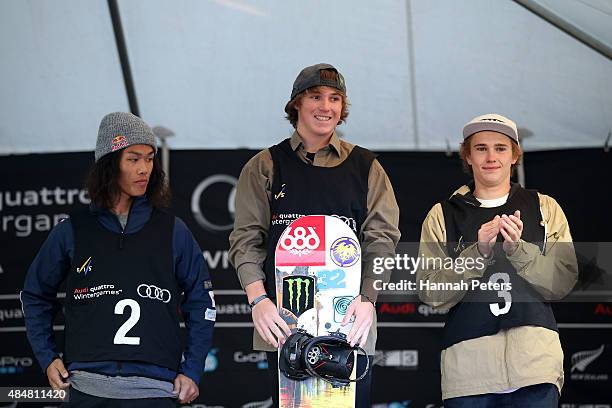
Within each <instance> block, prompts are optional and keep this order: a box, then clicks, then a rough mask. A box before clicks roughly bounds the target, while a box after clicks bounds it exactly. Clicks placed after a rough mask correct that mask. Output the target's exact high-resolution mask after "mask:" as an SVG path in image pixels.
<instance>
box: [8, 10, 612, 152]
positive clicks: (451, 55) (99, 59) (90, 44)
mask: <svg viewBox="0 0 612 408" xmlns="http://www.w3.org/2000/svg"><path fill="white" fill-rule="evenodd" d="M542 1H543V0H542ZM118 3H119V10H120V14H121V18H122V24H123V29H124V33H125V38H126V43H127V49H128V55H129V59H130V64H131V68H132V76H133V78H134V87H135V90H136V96H137V100H138V104H139V108H140V113H141V116H142V117H143V118H144V119H145V120H146V121H147V122H149V123H150V124H151V125H153V126H154V125H163V126H165V127H167V128H169V129H171V130H172V131H173V132H174V133H175V134H176V136H175V137H173V138H171V139H170V141H169V144H170V146H171V148H173V149H220V148H226V149H231V148H243V147H246V148H261V147H264V146H268V145H270V144H273V143H276V142H277V141H278V140H280V139H282V138H283V137H286V136H287V135H289V134H290V132H291V127H290V125H289V123H288V122H287V121H286V120H284V119H283V107H284V104H285V103H286V101H287V98H288V96H289V93H290V90H291V84H292V82H293V80H294V78H295V76H296V75H297V73H298V71H299V70H300V69H301V68H302V67H304V66H306V65H310V64H314V63H317V62H330V63H332V64H334V65H336V66H337V67H338V68H339V69H340V70H341V71H342V72H343V74H344V75H345V78H346V81H347V87H348V93H349V98H350V100H351V103H352V106H351V115H350V116H349V120H348V123H347V124H345V125H342V126H341V127H340V128H339V129H340V131H341V133H342V134H344V135H346V136H347V138H348V139H349V140H351V141H353V142H355V143H359V144H361V145H363V146H365V147H369V148H373V149H386V150H446V149H448V148H449V147H450V148H452V149H453V150H455V149H456V148H457V146H458V143H459V140H460V135H461V128H462V126H463V124H464V123H465V122H467V121H468V120H469V119H470V118H471V117H473V116H476V115H478V114H481V113H486V112H498V113H501V114H504V115H507V116H509V117H511V118H512V119H514V120H515V121H516V122H517V124H518V125H519V128H523V129H526V130H528V131H524V132H523V134H524V135H529V137H526V138H525V139H524V143H523V144H524V146H525V148H526V150H541V149H558V148H575V147H599V146H602V145H603V143H604V140H605V138H606V137H607V134H608V132H609V131H610V129H612V61H611V60H609V59H607V58H605V57H604V56H602V55H601V54H599V53H597V52H595V51H593V50H592V49H590V48H589V47H587V46H585V45H584V44H582V43H580V42H578V41H576V40H575V39H573V38H571V37H570V36H569V35H567V34H566V33H564V32H562V31H560V30H559V29H557V28H556V27H554V26H552V25H550V24H548V23H547V22H546V21H544V20H543V19H541V18H539V17H537V16H535V15H534V14H532V13H530V12H529V11H528V10H527V9H525V8H523V7H521V6H520V5H518V4H516V3H514V2H491V1H488V0H469V1H461V2H457V1H453V0H446V1H435V2H432V1H427V2H425V1H406V2H400V1H377V2H371V1H367V0H336V1H333V2H329V1H323V0H308V1H298V0H291V1H284V2H277V1H272V0H211V1H199V0H186V1H181V2H173V1H170V0H119V2H118ZM580 3H581V4H583V7H585V8H589V10H590V11H589V13H593V5H595V6H597V3H598V1H596V0H583V1H581V2H580ZM599 3H601V2H599ZM600 6H601V4H600ZM576 7H578V6H576V5H574V6H573V7H572V8H570V7H567V10H568V11H567V12H568V13H569V12H574V11H573V10H574V9H576ZM602 9H603V10H604V11H605V10H606V8H602ZM575 14H576V15H579V14H580V13H578V12H576V13H575ZM597 16H598V17H597V18H598V19H597V21H598V22H599V24H598V25H597V27H598V28H594V29H593V30H592V33H593V34H597V35H600V37H601V38H609V37H610V36H612V18H611V17H610V15H609V14H606V13H602V12H600V13H599V14H598V15H597ZM606 22H607V23H608V24H607V25H606V24H605V23H606ZM577 24H578V23H577ZM598 30H599V31H598ZM0 34H1V37H0V53H1V55H2V56H3V64H1V65H0V88H1V89H3V92H2V94H0V154H14V153H29V152H57V151H84V150H91V149H92V146H93V143H94V140H95V134H96V131H97V126H98V123H99V120H100V118H101V117H102V115H103V114H105V113H107V112H110V111H115V110H128V109H129V108H128V104H127V98H126V96H125V88H124V84H123V77H122V75H121V67H120V65H119V59H118V56H117V51H116V44H115V39H114V36H113V31H112V23H111V19H110V15H109V12H108V7H107V2H106V1H105V0H95V1H88V2H86V3H84V2H80V1H76V0H54V1H37V0H27V1H23V0H5V1H3V2H1V3H0ZM606 36H607V37H606ZM5 90H6V91H5Z"/></svg>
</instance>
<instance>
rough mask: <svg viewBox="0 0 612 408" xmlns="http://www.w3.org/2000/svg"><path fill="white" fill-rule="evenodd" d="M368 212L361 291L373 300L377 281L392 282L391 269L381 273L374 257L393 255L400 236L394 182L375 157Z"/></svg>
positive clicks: (363, 229) (368, 198) (362, 240)
mask: <svg viewBox="0 0 612 408" xmlns="http://www.w3.org/2000/svg"><path fill="white" fill-rule="evenodd" d="M367 206H368V214H367V216H366V218H365V220H364V222H363V225H362V227H361V234H362V239H361V248H362V250H363V260H364V262H363V272H362V281H361V294H362V295H365V296H366V297H367V298H368V299H370V300H371V301H376V299H377V298H378V291H377V290H376V289H375V288H374V282H375V281H376V280H381V281H383V282H389V280H390V278H391V273H390V271H386V272H384V273H383V274H382V275H377V274H375V273H374V272H373V263H374V258H393V257H395V248H396V246H397V243H398V242H399V239H400V235H401V234H400V230H399V228H398V225H399V207H398V205H397V201H396V199H395V193H394V192H393V186H392V185H391V181H390V180H389V177H388V176H387V173H386V172H385V170H384V169H383V167H382V166H381V164H380V163H379V162H378V160H374V161H373V162H372V166H371V167H370V172H369V174H368V196H367Z"/></svg>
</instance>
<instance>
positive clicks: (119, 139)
mask: <svg viewBox="0 0 612 408" xmlns="http://www.w3.org/2000/svg"><path fill="white" fill-rule="evenodd" d="M127 145H128V142H127V139H126V138H125V136H123V135H117V136H115V137H114V138H113V141H112V143H111V151H113V152H114V151H116V150H119V149H123V148H124V147H127Z"/></svg>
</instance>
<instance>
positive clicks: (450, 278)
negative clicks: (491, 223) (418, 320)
mask: <svg viewBox="0 0 612 408" xmlns="http://www.w3.org/2000/svg"><path fill="white" fill-rule="evenodd" d="M446 245H447V243H446V229H445V224H444V213H443V211H442V205H441V204H440V203H438V204H436V205H434V206H433V208H432V209H431V210H430V211H429V213H428V214H427V217H425V221H423V226H422V228H421V239H420V244H419V256H420V257H422V259H423V260H424V262H423V263H421V264H420V265H419V268H418V269H417V271H416V284H417V289H418V293H419V298H420V299H421V301H422V302H424V303H427V304H428V305H430V306H432V307H434V308H439V309H450V308H451V307H453V306H455V305H456V304H457V303H459V302H460V301H461V299H463V297H464V296H465V293H466V291H465V290H436V289H430V287H428V284H429V283H433V284H439V283H455V284H459V283H461V282H466V283H467V284H468V286H469V283H470V282H471V281H472V280H474V279H478V278H481V277H482V276H483V274H484V272H485V271H486V269H487V266H488V263H486V262H484V259H483V257H482V256H481V255H480V253H479V252H478V248H477V246H476V245H477V244H472V245H469V246H468V247H466V248H465V249H464V250H463V251H462V252H461V253H460V254H459V256H458V257H457V259H456V260H455V261H454V262H455V264H456V265H459V263H457V260H459V259H463V261H462V262H461V263H460V264H461V265H463V266H464V267H462V269H461V270H460V273H459V271H456V270H455V269H454V268H452V267H446V266H450V264H451V262H444V261H445V260H447V259H449V258H448V257H449V255H448V251H447V247H446ZM478 259H480V260H481V262H466V260H478ZM440 266H441V267H440ZM468 266H470V267H468Z"/></svg>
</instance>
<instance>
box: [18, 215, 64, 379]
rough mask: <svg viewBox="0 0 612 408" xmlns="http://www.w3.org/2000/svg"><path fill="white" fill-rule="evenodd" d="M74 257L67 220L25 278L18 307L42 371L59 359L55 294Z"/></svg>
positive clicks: (50, 237)
mask: <svg viewBox="0 0 612 408" xmlns="http://www.w3.org/2000/svg"><path fill="white" fill-rule="evenodd" d="M73 255H74V234H73V232H72V225H71V223H70V220H63V221H62V222H60V223H59V224H57V225H56V226H55V227H54V228H53V229H52V230H51V233H50V234H49V236H48V237H47V239H46V241H45V242H44V243H43V245H42V247H41V248H40V250H39V251H38V254H37V255H36V258H34V261H33V262H32V264H31V265H30V268H29V269H28V272H27V274H26V278H25V282H24V285H23V290H22V291H21V294H20V298H21V307H22V309H23V316H24V320H25V325H26V332H27V337H28V341H29V342H30V345H31V346H32V350H33V351H34V355H35V356H36V359H37V360H38V363H39V364H40V366H41V368H42V369H43V371H46V369H47V367H48V366H49V364H51V362H52V361H53V360H54V359H55V357H57V356H58V350H57V345H56V344H55V336H54V332H53V320H54V319H55V315H56V313H57V312H58V310H59V306H60V303H59V302H58V301H57V290H58V288H59V286H60V284H61V282H62V281H63V280H64V278H65V277H66V274H67V273H68V270H69V269H70V265H71V263H72V257H73Z"/></svg>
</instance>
